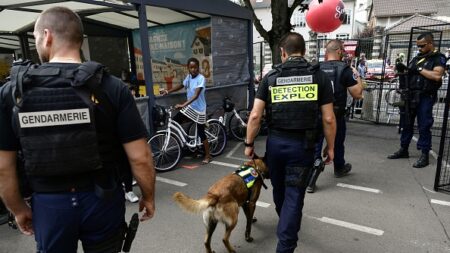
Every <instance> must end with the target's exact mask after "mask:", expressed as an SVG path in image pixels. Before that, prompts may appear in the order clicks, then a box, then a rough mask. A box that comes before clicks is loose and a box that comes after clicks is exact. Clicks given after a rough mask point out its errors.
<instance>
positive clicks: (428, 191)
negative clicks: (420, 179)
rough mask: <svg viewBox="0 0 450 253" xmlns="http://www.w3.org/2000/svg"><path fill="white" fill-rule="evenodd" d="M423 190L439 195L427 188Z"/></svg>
mask: <svg viewBox="0 0 450 253" xmlns="http://www.w3.org/2000/svg"><path fill="white" fill-rule="evenodd" d="M422 188H423V189H424V190H425V191H427V192H431V193H437V192H436V191H433V190H430V189H428V188H426V187H425V186H422Z"/></svg>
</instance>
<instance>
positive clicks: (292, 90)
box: [271, 84, 318, 103]
mask: <svg viewBox="0 0 450 253" xmlns="http://www.w3.org/2000/svg"><path fill="white" fill-rule="evenodd" d="M271 98H272V103H281V102H297V101H317V99H318V94H317V84H297V85H286V86H282V87H280V86H278V87H272V89H271Z"/></svg>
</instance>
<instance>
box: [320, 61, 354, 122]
mask: <svg viewBox="0 0 450 253" xmlns="http://www.w3.org/2000/svg"><path fill="white" fill-rule="evenodd" d="M346 68H348V65H347V64H345V63H344V62H341V61H326V62H322V63H320V69H321V70H322V71H323V72H325V73H326V74H327V75H328V77H329V78H330V80H331V81H332V84H333V93H334V103H333V106H334V111H335V113H337V114H340V113H342V115H343V114H344V113H345V107H346V105H347V88H346V87H345V86H344V84H343V83H342V81H341V78H342V73H344V69H346Z"/></svg>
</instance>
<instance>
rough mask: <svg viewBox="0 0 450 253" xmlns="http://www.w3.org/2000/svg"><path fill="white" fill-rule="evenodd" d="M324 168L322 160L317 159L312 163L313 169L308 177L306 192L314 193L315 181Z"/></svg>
mask: <svg viewBox="0 0 450 253" xmlns="http://www.w3.org/2000/svg"><path fill="white" fill-rule="evenodd" d="M324 168H325V163H324V162H323V161H322V159H320V158H318V159H316V160H315V161H314V167H313V169H312V173H311V176H310V177H309V182H308V187H306V192H308V193H313V192H315V191H316V181H317V178H319V175H320V173H321V172H322V171H323V169H324Z"/></svg>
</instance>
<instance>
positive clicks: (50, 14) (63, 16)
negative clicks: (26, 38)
mask: <svg viewBox="0 0 450 253" xmlns="http://www.w3.org/2000/svg"><path fill="white" fill-rule="evenodd" d="M34 29H35V32H37V33H39V34H41V35H42V34H43V33H44V30H45V29H48V30H49V31H51V32H52V33H53V35H54V37H55V40H56V41H58V42H60V43H61V44H65V45H71V46H74V47H81V44H82V43H83V25H82V23H81V19H80V17H79V16H78V15H77V14H76V13H75V12H73V11H72V10H70V9H68V8H66V7H53V8H50V9H47V10H45V11H43V12H42V13H41V15H39V18H38V19H37V20H36V24H35V27H34Z"/></svg>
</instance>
